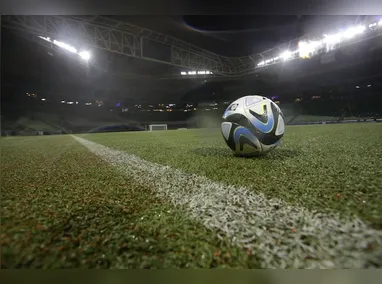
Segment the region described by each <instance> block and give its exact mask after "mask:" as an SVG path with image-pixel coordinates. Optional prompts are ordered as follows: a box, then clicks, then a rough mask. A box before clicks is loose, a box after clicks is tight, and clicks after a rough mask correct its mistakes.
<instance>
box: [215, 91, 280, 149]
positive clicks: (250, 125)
mask: <svg viewBox="0 0 382 284" xmlns="http://www.w3.org/2000/svg"><path fill="white" fill-rule="evenodd" d="M221 131H222V134H223V137H224V140H225V142H226V143H227V145H228V147H230V148H231V150H232V151H234V152H235V154H236V155H239V156H259V155H262V154H265V153H267V152H269V151H270V150H272V149H274V148H276V147H277V146H278V145H279V144H280V140H281V138H282V137H283V135H284V131H285V124H284V116H283V113H282V112H281V110H280V108H279V107H278V105H277V104H275V103H274V102H273V101H271V100H270V99H268V98H266V97H263V96H245V97H241V98H240V99H238V100H236V101H234V102H233V103H231V104H230V105H229V106H228V108H227V109H226V110H225V112H224V114H223V122H222V124H221Z"/></svg>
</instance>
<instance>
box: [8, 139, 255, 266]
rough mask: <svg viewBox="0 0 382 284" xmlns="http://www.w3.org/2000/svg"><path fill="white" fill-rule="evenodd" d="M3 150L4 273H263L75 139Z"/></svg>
mask: <svg viewBox="0 0 382 284" xmlns="http://www.w3.org/2000/svg"><path fill="white" fill-rule="evenodd" d="M1 146H2V147H1V150H2V152H1V154H2V155H1V162H2V167H1V192H2V196H1V197H2V199H1V267H2V268H166V267H179V268H186V267H191V268H192V267H193V268H197V267H199V268H213V267H252V268H256V267H258V264H257V259H256V257H255V256H252V255H251V254H250V253H249V252H247V251H244V250H240V249H238V248H236V247H233V246H231V245H230V244H229V242H227V241H226V240H219V239H217V238H216V235H215V234H214V233H213V232H211V231H208V230H207V229H205V228H204V226H202V225H201V224H198V223H196V222H192V221H190V220H188V219H187V218H186V217H185V216H186V215H185V214H184V213H183V212H181V211H180V210H179V209H175V208H173V207H172V206H170V205H169V204H166V203H164V202H163V201H160V200H158V199H156V198H155V197H154V195H153V193H152V192H151V190H150V189H149V188H146V187H143V186H141V185H137V184H136V183H134V182H132V181H131V180H126V178H124V177H122V176H121V175H119V174H118V173H117V172H115V171H114V169H113V168H111V167H109V166H107V165H106V164H105V163H103V162H102V161H101V160H99V159H98V158H97V157H96V156H94V155H92V154H91V153H89V152H88V151H87V150H86V149H85V148H84V147H83V146H81V145H80V144H79V143H77V142H75V141H74V139H73V138H71V137H70V136H55V137H49V136H48V137H27V138H25V137H21V138H9V139H8V138H7V139H2V141H1Z"/></svg>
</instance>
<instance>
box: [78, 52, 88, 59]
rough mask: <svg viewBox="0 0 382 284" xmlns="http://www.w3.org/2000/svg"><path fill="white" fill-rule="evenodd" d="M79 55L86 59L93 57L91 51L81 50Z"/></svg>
mask: <svg viewBox="0 0 382 284" xmlns="http://www.w3.org/2000/svg"><path fill="white" fill-rule="evenodd" d="M78 55H79V56H80V57H81V58H82V59H83V60H85V61H88V60H89V59H90V57H91V54H90V52H89V51H81V52H79V53H78Z"/></svg>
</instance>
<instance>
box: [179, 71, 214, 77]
mask: <svg viewBox="0 0 382 284" xmlns="http://www.w3.org/2000/svg"><path fill="white" fill-rule="evenodd" d="M180 74H181V75H183V76H185V75H211V74H213V73H212V72H211V71H208V70H200V71H188V72H185V71H182V72H180Z"/></svg>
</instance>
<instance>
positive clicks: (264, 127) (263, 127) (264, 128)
mask: <svg viewBox="0 0 382 284" xmlns="http://www.w3.org/2000/svg"><path fill="white" fill-rule="evenodd" d="M249 121H250V122H251V123H252V124H253V125H254V126H255V127H256V128H257V129H258V130H260V131H261V132H263V133H268V132H271V131H272V128H273V125H274V123H275V120H274V118H273V114H272V113H268V121H267V123H262V122H261V121H260V120H258V119H257V118H256V117H254V116H251V117H250V118H249Z"/></svg>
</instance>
